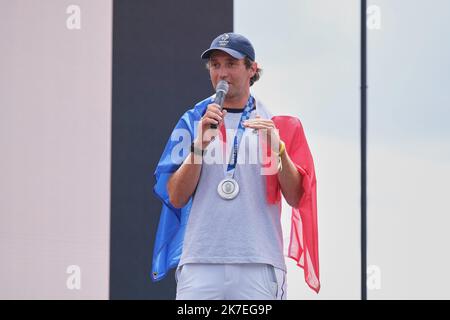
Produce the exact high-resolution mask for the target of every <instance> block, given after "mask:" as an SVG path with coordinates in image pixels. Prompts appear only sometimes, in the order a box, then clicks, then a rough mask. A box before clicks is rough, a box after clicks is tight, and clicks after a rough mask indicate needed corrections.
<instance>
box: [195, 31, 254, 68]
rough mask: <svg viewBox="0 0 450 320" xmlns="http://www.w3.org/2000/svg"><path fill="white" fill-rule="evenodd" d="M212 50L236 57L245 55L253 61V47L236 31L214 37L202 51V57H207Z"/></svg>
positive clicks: (239, 57) (240, 57)
mask: <svg viewBox="0 0 450 320" xmlns="http://www.w3.org/2000/svg"><path fill="white" fill-rule="evenodd" d="M214 50H221V51H224V52H226V53H228V54H229V55H230V56H232V57H234V58H236V59H242V58H244V57H245V56H247V57H249V58H250V60H252V61H255V49H253V46H252V44H251V43H250V41H249V40H248V39H247V38H246V37H244V36H243V35H240V34H237V33H233V32H229V33H224V34H221V35H220V36H218V37H217V38H215V39H214V40H213V42H211V46H210V47H209V49H208V50H206V51H204V52H203V53H202V55H201V57H202V59H208V58H209V56H210V55H211V52H212V51H214Z"/></svg>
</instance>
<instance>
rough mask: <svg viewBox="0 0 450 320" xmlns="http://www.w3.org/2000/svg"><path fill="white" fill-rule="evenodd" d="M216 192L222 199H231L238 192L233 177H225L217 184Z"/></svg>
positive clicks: (237, 186)
mask: <svg viewBox="0 0 450 320" xmlns="http://www.w3.org/2000/svg"><path fill="white" fill-rule="evenodd" d="M217 192H218V193H219V195H220V196H221V197H222V198H223V199H225V200H231V199H234V198H236V196H237V194H238V193H239V185H238V183H237V181H236V180H234V179H233V178H225V179H223V180H222V181H220V183H219V185H218V186H217Z"/></svg>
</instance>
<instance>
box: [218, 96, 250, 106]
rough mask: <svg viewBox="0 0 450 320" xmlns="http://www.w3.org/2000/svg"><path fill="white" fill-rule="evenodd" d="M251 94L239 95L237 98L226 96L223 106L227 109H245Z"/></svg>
mask: <svg viewBox="0 0 450 320" xmlns="http://www.w3.org/2000/svg"><path fill="white" fill-rule="evenodd" d="M249 96H250V93H248V94H246V95H243V96H242V97H239V98H237V99H227V98H225V100H224V102H223V107H224V108H226V109H243V108H244V107H245V105H246V104H247V101H248V97H249Z"/></svg>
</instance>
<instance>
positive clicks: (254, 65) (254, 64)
mask: <svg viewBox="0 0 450 320" xmlns="http://www.w3.org/2000/svg"><path fill="white" fill-rule="evenodd" d="M256 70H258V63H257V62H253V64H252V77H253V76H254V75H255V74H256Z"/></svg>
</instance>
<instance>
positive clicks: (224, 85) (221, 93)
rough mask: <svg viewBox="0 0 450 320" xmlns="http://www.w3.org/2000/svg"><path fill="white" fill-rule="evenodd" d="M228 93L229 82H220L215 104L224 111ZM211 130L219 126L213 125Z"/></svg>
mask: <svg viewBox="0 0 450 320" xmlns="http://www.w3.org/2000/svg"><path fill="white" fill-rule="evenodd" d="M227 93H228V82H226V81H225V80H220V81H219V83H218V84H217V87H216V97H215V98H214V103H216V104H218V105H219V107H220V110H222V106H223V101H224V100H225V96H226V95H227ZM211 129H217V124H211Z"/></svg>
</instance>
